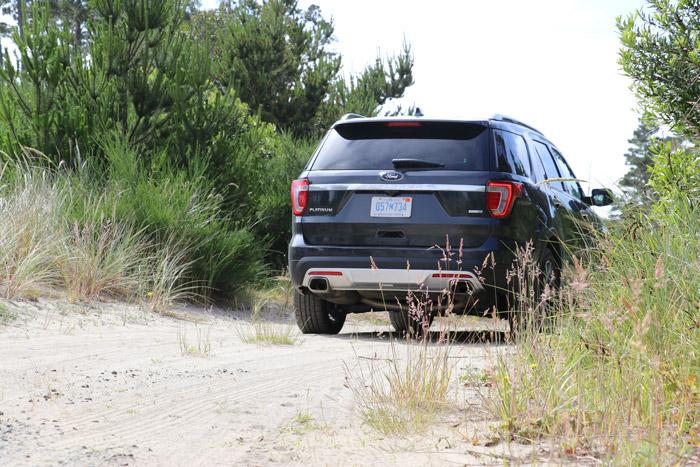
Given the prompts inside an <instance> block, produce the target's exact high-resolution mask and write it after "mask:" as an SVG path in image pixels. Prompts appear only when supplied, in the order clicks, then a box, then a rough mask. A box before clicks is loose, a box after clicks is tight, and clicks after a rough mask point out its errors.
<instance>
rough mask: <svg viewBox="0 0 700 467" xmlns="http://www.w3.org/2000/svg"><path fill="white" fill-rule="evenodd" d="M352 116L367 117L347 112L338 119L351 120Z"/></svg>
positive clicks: (340, 120)
mask: <svg viewBox="0 0 700 467" xmlns="http://www.w3.org/2000/svg"><path fill="white" fill-rule="evenodd" d="M354 118H367V117H365V116H364V115H360V114H354V113H349V114H345V115H343V116H342V117H340V119H339V120H338V121H339V122H342V121H344V120H352V119H354Z"/></svg>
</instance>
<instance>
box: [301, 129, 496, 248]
mask: <svg viewBox="0 0 700 467" xmlns="http://www.w3.org/2000/svg"><path fill="white" fill-rule="evenodd" d="M488 135H489V130H488V124H487V123H485V122H469V123H465V122H445V121H430V120H420V121H414V120H411V121H398V120H390V121H383V120H379V121H377V120H369V121H366V120H365V121H354V122H353V121H349V122H344V123H340V124H337V125H336V126H335V127H334V128H333V129H332V130H331V131H330V133H329V134H328V136H327V137H326V139H325V140H324V142H323V143H322V146H321V147H320V148H319V150H318V151H317V153H316V156H315V157H314V158H313V159H312V160H311V161H310V163H309V165H308V167H307V172H305V174H303V176H304V177H305V178H306V179H307V180H308V181H309V187H308V190H309V191H308V201H307V208H306V211H305V213H304V216H303V218H302V219H301V230H302V233H303V235H304V238H305V240H306V242H307V243H308V244H310V245H338V246H406V247H431V246H435V245H441V246H444V245H445V244H446V242H447V241H448V239H449V242H450V243H451V244H452V246H457V245H459V243H460V242H462V244H463V245H464V247H476V246H479V245H481V244H483V243H484V241H486V239H487V238H488V237H489V235H490V233H491V226H492V224H493V222H492V219H491V218H490V217H489V215H488V213H487V211H486V201H485V186H486V182H487V181H488V177H489V171H490V170H491V168H492V163H491V157H490V154H491V153H492V152H491V148H490V138H489V136H488Z"/></svg>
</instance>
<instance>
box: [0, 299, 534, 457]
mask: <svg viewBox="0 0 700 467" xmlns="http://www.w3.org/2000/svg"><path fill="white" fill-rule="evenodd" d="M6 313H12V314H13V317H14V319H12V320H11V321H10V322H9V324H8V323H6V324H0V465H163V466H166V465H207V466H208V465H269V464H292V465H302V464H303V465H309V464H312V465H368V464H382V465H397V464H401V465H465V464H471V465H474V464H496V465H500V464H503V463H504V462H506V461H508V462H510V463H514V462H515V463H519V462H529V461H531V460H532V459H534V457H533V456H537V455H539V454H541V450H540V451H539V454H538V451H536V450H535V448H534V447H527V446H522V445H515V444H508V443H499V444H497V445H496V446H490V447H487V446H484V444H489V443H485V442H484V440H485V439H486V438H488V434H487V433H488V426H489V424H491V423H493V420H491V419H490V418H489V416H488V414H487V411H486V410H485V408H484V401H483V399H482V398H481V396H480V395H479V393H478V391H475V390H473V389H470V388H465V387H464V384H461V383H460V382H459V380H458V378H459V376H460V375H461V374H464V373H465V372H469V371H473V370H475V369H476V370H478V369H484V368H487V367H488V366H489V365H490V364H491V362H492V361H493V358H494V357H495V355H496V354H498V353H499V352H500V353H508V352H509V351H510V349H509V347H508V346H506V345H503V344H499V343H497V342H494V341H491V342H489V338H488V336H489V335H490V334H488V333H486V334H483V333H476V332H471V331H462V332H457V333H456V334H454V335H453V336H455V337H456V339H457V343H456V344H454V345H453V348H452V353H451V359H453V361H454V378H455V382H454V391H453V392H454V394H453V396H452V397H453V398H454V409H453V410H450V411H448V412H447V413H445V414H444V415H443V416H441V418H440V420H439V421H438V422H437V423H436V424H435V425H434V426H433V427H432V428H430V429H429V430H428V431H427V432H425V433H423V434H421V435H411V436H388V437H387V436H382V435H380V434H378V433H376V432H374V431H373V430H372V429H370V428H369V427H368V426H366V425H365V424H364V423H363V422H362V420H361V418H360V417H359V415H358V413H357V409H356V407H355V405H354V403H353V394H352V392H351V391H350V390H349V389H348V387H346V386H347V381H346V372H347V371H353V370H352V369H353V367H354V366H355V365H362V364H363V362H371V361H373V360H374V359H380V360H381V359H382V358H384V357H386V356H387V355H388V352H389V348H390V344H389V341H390V340H391V339H392V336H391V333H390V332H389V331H390V328H389V327H388V325H387V323H386V321H385V319H383V317H382V316H381V315H379V316H376V317H370V318H367V317H352V318H351V319H349V320H348V322H347V323H346V326H345V328H344V330H343V333H342V334H340V335H338V336H300V339H299V341H298V342H297V343H296V344H294V345H277V346H273V345H258V344H247V343H244V342H243V341H242V336H243V335H244V334H245V333H246V332H248V331H249V330H250V327H251V324H250V322H249V321H248V320H247V319H246V317H247V315H246V314H245V313H236V312H230V311H221V310H219V311H215V310H206V309H197V308H187V309H184V310H181V311H179V312H178V316H177V317H163V316H156V315H153V314H150V313H147V312H143V311H141V310H139V309H138V308H137V307H133V306H127V305H119V304H97V305H93V306H80V305H66V304H61V303H58V302H42V303H41V304H36V303H18V304H15V305H8V311H7V312H6ZM465 323H469V322H467V321H465ZM471 323H473V321H471ZM435 326H436V324H434V325H433V327H435ZM484 340H485V341H486V342H483V341H484ZM406 345H410V344H407V343H405V342H403V341H401V340H397V341H396V343H395V346H397V347H398V348H401V346H406ZM431 345H437V344H431ZM188 349H189V350H188ZM203 354H205V355H203Z"/></svg>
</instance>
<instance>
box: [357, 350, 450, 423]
mask: <svg viewBox="0 0 700 467" xmlns="http://www.w3.org/2000/svg"><path fill="white" fill-rule="evenodd" d="M390 350H391V352H390V354H389V357H388V358H387V359H375V358H372V359H369V360H365V361H363V360H360V359H358V362H357V364H356V365H355V366H354V367H348V366H346V371H345V374H346V380H347V382H348V386H349V387H350V389H351V390H352V392H353V396H354V399H355V403H356V405H357V406H358V408H359V410H360V415H361V416H362V419H363V420H364V422H365V423H367V425H369V426H370V427H371V428H373V429H374V430H376V431H378V432H380V433H383V434H387V435H395V434H408V433H420V432H422V431H424V430H425V429H426V428H427V427H428V426H429V425H430V424H431V423H433V422H434V421H435V419H436V418H437V417H438V416H439V415H440V413H442V412H443V411H444V410H445V409H446V408H447V407H448V404H449V400H448V392H449V386H450V379H451V377H452V365H451V363H450V361H449V354H450V345H449V344H445V345H438V346H431V345H429V344H428V339H423V340H422V341H421V342H419V343H411V342H410V341H409V340H407V341H406V344H405V345H398V344H396V343H395V342H393V341H392V342H391V347H390Z"/></svg>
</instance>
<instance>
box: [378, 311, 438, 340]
mask: <svg viewBox="0 0 700 467" xmlns="http://www.w3.org/2000/svg"><path fill="white" fill-rule="evenodd" d="M434 317H435V315H433V314H432V313H429V314H428V315H427V318H428V322H427V323H425V324H427V326H425V327H424V326H423V324H424V323H423V322H422V320H416V319H414V318H413V317H412V316H411V315H410V314H409V313H408V311H390V312H389V321H391V327H393V328H394V330H395V331H396V332H399V333H401V334H408V335H409V336H415V337H420V336H422V335H423V334H424V333H425V332H426V331H427V330H428V328H430V325H431V324H433V318H434Z"/></svg>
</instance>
